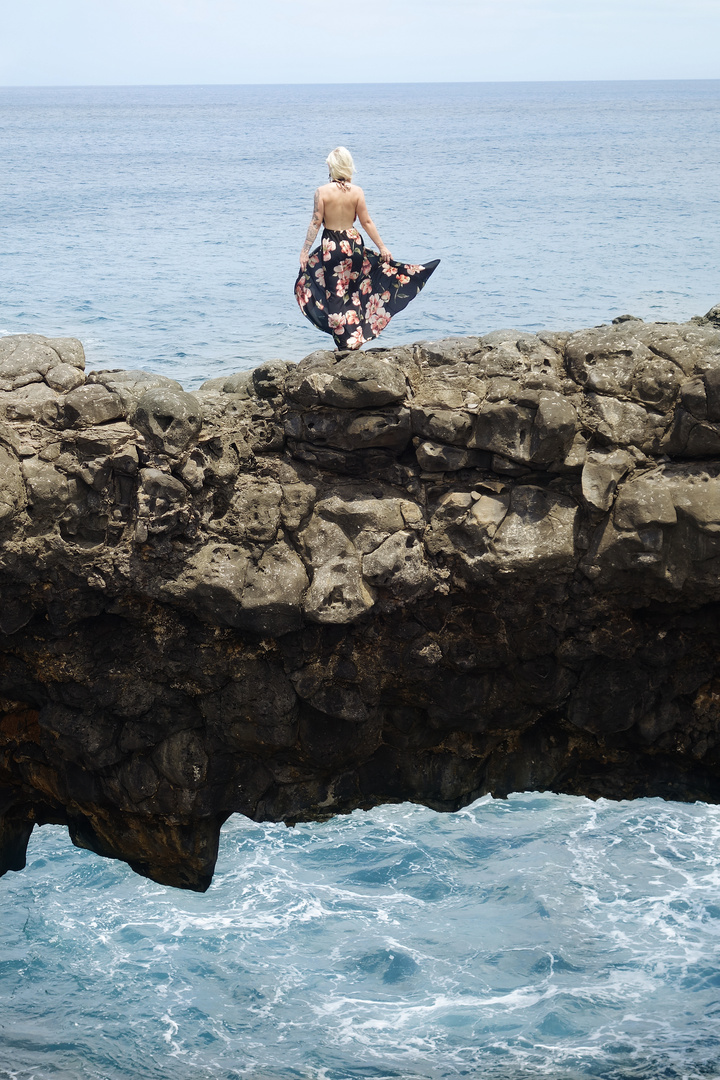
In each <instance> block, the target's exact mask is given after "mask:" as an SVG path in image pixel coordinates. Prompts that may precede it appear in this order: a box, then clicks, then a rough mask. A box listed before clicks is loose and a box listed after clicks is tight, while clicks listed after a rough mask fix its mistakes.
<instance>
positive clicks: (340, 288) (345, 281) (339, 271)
mask: <svg viewBox="0 0 720 1080" xmlns="http://www.w3.org/2000/svg"><path fill="white" fill-rule="evenodd" d="M351 272H352V260H351V259H343V260H342V262H339V263H338V264H337V266H336V267H335V277H336V278H337V285H336V286H335V295H336V296H344V294H345V292H346V291H347V287H348V285H349V284H350V278H351V276H352V273H351Z"/></svg>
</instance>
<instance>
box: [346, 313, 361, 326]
mask: <svg viewBox="0 0 720 1080" xmlns="http://www.w3.org/2000/svg"><path fill="white" fill-rule="evenodd" d="M345 322H346V324H347V325H348V326H359V324H360V320H359V319H358V317H357V311H348V313H347V315H346V316H345Z"/></svg>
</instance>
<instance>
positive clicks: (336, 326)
mask: <svg viewBox="0 0 720 1080" xmlns="http://www.w3.org/2000/svg"><path fill="white" fill-rule="evenodd" d="M352 314H353V315H354V314H355V313H354V312H352ZM356 321H357V320H356ZM344 325H345V316H344V315H343V314H342V312H341V311H338V312H331V313H330V315H328V326H329V327H330V329H331V330H342V328H343V326H344Z"/></svg>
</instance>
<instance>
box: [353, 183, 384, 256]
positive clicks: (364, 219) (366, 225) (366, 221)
mask: <svg viewBox="0 0 720 1080" xmlns="http://www.w3.org/2000/svg"><path fill="white" fill-rule="evenodd" d="M357 216H358V221H359V222H360V226H361V228H363V229H364V230H365V232H366V233H367V234H368V236H369V237H370V239H371V240H372V241H373V243H374V244H377V246H378V247H379V248H380V255H381V257H382V258H383V259H384V260H385V261H389V260H390V259H392V255H391V254H390V252H389V251H388V249H387V248H386V247H385V245H384V244H383V242H382V240H381V239H380V233H379V232H378V231H377V229H376V228H375V223H374V222H373V219H372V218H371V217H370V213H369V211H368V208H367V205H366V203H365V195H364V193H363V191H362V189H361V190H360V198H359V199H358V204H357Z"/></svg>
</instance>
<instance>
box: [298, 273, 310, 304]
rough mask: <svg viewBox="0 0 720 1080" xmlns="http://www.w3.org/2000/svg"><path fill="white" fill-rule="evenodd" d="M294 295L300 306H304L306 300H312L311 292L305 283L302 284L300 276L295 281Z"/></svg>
mask: <svg viewBox="0 0 720 1080" xmlns="http://www.w3.org/2000/svg"><path fill="white" fill-rule="evenodd" d="M295 295H296V297H297V302H298V304H299V305H300V307H301V308H304V307H305V305H306V304H307V302H308V300H312V293H311V292H310V290H309V289H308V288H306V286H305V285H303V278H301V279H300V281H298V283H297V286H296V288H295Z"/></svg>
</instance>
